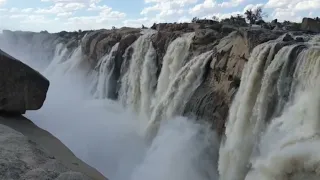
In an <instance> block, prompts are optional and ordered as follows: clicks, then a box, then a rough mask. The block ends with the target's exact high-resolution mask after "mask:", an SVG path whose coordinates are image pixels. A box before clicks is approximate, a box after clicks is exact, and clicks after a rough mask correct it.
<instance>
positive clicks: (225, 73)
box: [0, 22, 304, 134]
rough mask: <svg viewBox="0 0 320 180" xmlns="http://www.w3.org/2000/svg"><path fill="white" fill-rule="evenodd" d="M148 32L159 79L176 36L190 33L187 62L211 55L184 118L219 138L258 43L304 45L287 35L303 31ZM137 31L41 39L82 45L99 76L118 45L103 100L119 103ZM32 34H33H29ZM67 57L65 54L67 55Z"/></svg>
mask: <svg viewBox="0 0 320 180" xmlns="http://www.w3.org/2000/svg"><path fill="white" fill-rule="evenodd" d="M151 30H152V31H153V32H152V35H151V36H150V38H149V40H148V41H150V43H151V44H152V48H154V49H155V60H156V71H157V72H156V76H157V78H159V75H160V71H161V69H162V66H163V60H164V57H165V55H166V53H167V50H168V47H169V45H170V44H171V43H172V42H173V41H174V40H176V39H177V38H179V37H183V36H185V35H186V33H191V34H192V33H193V37H192V40H191V44H190V47H189V50H188V53H187V57H186V62H188V61H190V60H191V59H192V58H193V57H195V56H198V55H200V54H201V53H204V52H207V51H212V52H213V55H212V57H211V58H210V60H209V63H207V66H206V72H205V73H204V77H203V80H202V82H201V84H200V86H199V87H198V88H197V89H196V90H195V92H194V93H193V94H192V96H191V97H190V100H189V101H188V102H187V103H186V107H185V108H184V112H183V114H184V115H190V116H196V117H197V119H204V120H206V121H209V122H211V123H212V125H213V127H215V128H217V129H218V131H219V134H221V133H223V131H224V124H225V121H226V119H227V117H228V111H229V108H230V104H231V102H232V100H233V96H234V95H235V93H236V92H237V90H238V87H239V85H240V79H241V74H242V70H243V67H244V65H245V64H246V62H247V61H248V59H249V57H250V54H251V52H252V50H253V49H254V48H255V47H256V46H257V45H259V44H261V43H264V42H267V41H270V40H274V39H277V38H279V37H280V36H282V35H283V39H282V41H283V42H302V41H304V39H303V38H296V39H294V38H293V37H292V35H291V34H293V33H294V34H295V35H299V34H300V35H302V34H303V33H304V32H302V31H296V32H290V31H287V30H269V29H263V28H250V27H234V26H230V25H223V24H219V23H211V22H210V23H209V24H208V23H206V22H201V23H183V24H167V23H165V24H155V25H154V26H153V27H152V28H151V29H150V30H148V31H151ZM140 31H141V29H135V28H121V29H113V30H104V29H102V30H97V31H88V32H86V33H84V32H81V33H80V32H78V33H76V32H75V33H73V34H71V33H64V34H63V36H62V35H61V33H60V34H59V33H56V34H46V36H47V38H48V39H52V40H51V41H50V43H48V44H50V45H51V46H53V45H56V44H59V43H62V44H64V45H65V46H66V47H67V49H69V51H70V52H72V51H73V50H74V49H75V48H76V47H81V49H82V61H85V62H89V64H90V69H91V70H93V71H94V72H96V73H97V74H99V73H101V72H99V68H100V67H101V66H102V65H101V64H99V61H101V59H102V58H103V57H104V56H105V55H106V54H108V53H110V51H111V50H112V47H113V46H115V45H116V44H117V43H119V45H118V47H117V49H116V50H115V52H113V55H112V56H113V57H114V58H112V59H113V60H114V63H113V64H112V67H109V68H110V69H113V70H112V72H111V74H110V77H109V80H108V81H109V90H108V95H107V97H108V98H111V99H118V98H119V89H121V87H120V86H121V79H122V77H123V76H124V74H125V73H126V72H127V71H128V69H129V65H130V61H131V59H132V56H134V53H133V52H134V47H133V44H134V42H135V41H136V40H137V39H138V38H139V37H141V36H142V34H143V33H141V32H140ZM144 31H145V30H144ZM6 33H7V34H8V33H9V32H6ZM9 34H10V38H8V36H7V35H5V33H4V34H3V35H2V39H4V40H5V42H8V44H10V45H11V46H19V43H17V42H16V41H12V36H14V37H15V38H16V39H26V38H27V36H28V35H26V34H23V33H21V32H10V33H9ZM284 34H286V35H284ZM33 36H38V35H36V34H34V35H33ZM0 37H1V36H0ZM31 42H32V41H31ZM0 47H1V45H0ZM22 48H23V47H22ZM38 49H39V51H41V52H45V51H47V50H46V49H45V47H40V46H39V47H38ZM51 51H52V50H51ZM51 51H50V52H51ZM50 56H52V55H50ZM68 56H70V53H69V55H68ZM65 58H67V57H65Z"/></svg>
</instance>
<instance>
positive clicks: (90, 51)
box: [81, 28, 140, 67]
mask: <svg viewBox="0 0 320 180" xmlns="http://www.w3.org/2000/svg"><path fill="white" fill-rule="evenodd" d="M139 36H140V30H139V29H135V28H121V29H115V30H98V31H92V32H90V33H88V34H87V35H86V36H85V37H84V38H83V40H82V43H81V47H82V51H83V53H84V55H85V59H87V60H88V61H89V62H90V63H91V65H92V66H93V67H95V66H96V64H97V61H98V60H99V59H100V58H101V57H102V56H104V55H105V54H106V53H109V52H110V50H111V48H112V46H114V45H115V44H116V43H117V42H120V44H119V47H120V48H119V50H120V51H119V53H120V54H119V55H120V56H119V55H118V59H119V58H121V57H122V55H123V53H124V51H125V49H126V48H127V47H128V46H129V45H131V44H132V43H133V42H134V41H135V40H136V39H137V38H138V37H139ZM120 61H122V59H120Z"/></svg>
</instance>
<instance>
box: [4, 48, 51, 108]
mask: <svg viewBox="0 0 320 180" xmlns="http://www.w3.org/2000/svg"><path fill="white" fill-rule="evenodd" d="M0 76H1V78H0V111H4V112H8V113H18V114H20V113H22V114H23V113H25V111H26V110H37V109H40V108H41V107H42V105H43V103H44V101H45V99H46V95H47V91H48V88H49V81H48V80H47V79H46V78H45V77H44V76H42V75H41V74H40V73H39V72H37V71H35V70H33V69H32V68H30V67H29V66H27V65H26V64H24V63H22V62H21V61H19V60H17V59H15V58H13V57H11V56H10V55H8V54H7V53H5V52H3V51H2V50H0Z"/></svg>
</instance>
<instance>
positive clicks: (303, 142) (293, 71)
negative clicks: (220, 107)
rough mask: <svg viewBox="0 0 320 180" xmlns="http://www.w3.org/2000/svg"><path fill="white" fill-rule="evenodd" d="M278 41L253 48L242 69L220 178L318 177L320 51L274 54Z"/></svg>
mask: <svg viewBox="0 0 320 180" xmlns="http://www.w3.org/2000/svg"><path fill="white" fill-rule="evenodd" d="M279 43H280V41H279V40H275V41H271V42H268V43H265V44H262V45H259V46H258V47H256V48H255V49H254V51H253V53H252V54H251V57H250V60H249V62H248V64H247V65H246V67H245V69H244V71H243V74H242V82H241V85H240V89H239V91H238V94H237V96H236V98H235V100H234V102H233V104H232V107H231V109H230V114H229V119H228V123H227V127H226V140H225V142H224V144H223V145H222V146H221V148H220V152H219V154H220V157H219V173H220V179H221V180H239V179H240V180H243V179H246V180H254V179H262V180H271V179H277V180H285V179H290V180H302V179H319V175H320V173H319V172H318V170H319V158H318V155H317V154H318V153H316V152H317V151H319V150H320V146H319V145H318V144H317V143H319V142H318V135H319V130H320V127H319V122H320V116H319V114H318V111H319V107H320V106H319V102H320V98H319V95H318V91H319V85H320V83H319V69H320V63H319V60H320V59H319V58H320V48H319V47H318V46H316V45H315V44H314V43H312V42H311V43H305V44H297V45H291V46H285V47H282V49H281V50H279V51H278V52H276V51H274V49H275V48H274V47H275V46H279V45H280V44H279ZM283 45H284V44H282V46H283ZM270 57H272V60H270V59H269V58H270ZM268 62H271V63H270V64H269V63H268ZM264 69H266V70H265V71H264ZM270 121H271V123H270V124H268V123H267V122H270Z"/></svg>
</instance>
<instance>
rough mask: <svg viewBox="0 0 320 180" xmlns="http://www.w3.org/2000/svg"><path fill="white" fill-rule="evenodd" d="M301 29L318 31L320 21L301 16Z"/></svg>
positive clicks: (319, 29) (319, 31)
mask: <svg viewBox="0 0 320 180" xmlns="http://www.w3.org/2000/svg"><path fill="white" fill-rule="evenodd" d="M301 29H302V30H303V31H308V32H313V33H320V21H319V20H316V19H311V18H303V20H302V24H301Z"/></svg>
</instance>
